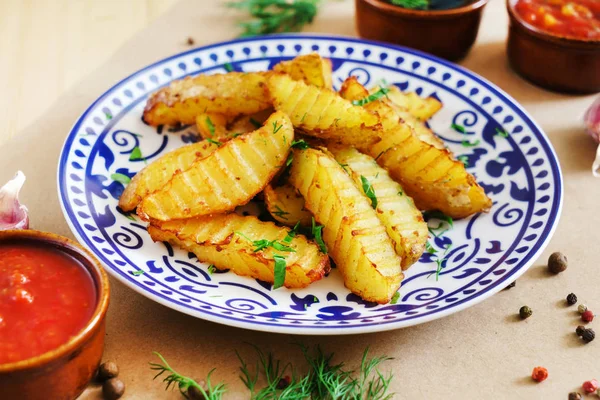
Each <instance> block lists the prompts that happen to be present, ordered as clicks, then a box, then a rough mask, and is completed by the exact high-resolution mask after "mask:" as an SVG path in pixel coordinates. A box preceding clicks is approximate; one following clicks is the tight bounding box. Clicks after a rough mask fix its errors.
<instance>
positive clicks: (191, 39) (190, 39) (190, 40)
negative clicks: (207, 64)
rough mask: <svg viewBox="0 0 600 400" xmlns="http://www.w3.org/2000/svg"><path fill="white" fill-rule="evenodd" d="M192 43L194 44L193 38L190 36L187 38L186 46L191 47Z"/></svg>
mask: <svg viewBox="0 0 600 400" xmlns="http://www.w3.org/2000/svg"><path fill="white" fill-rule="evenodd" d="M194 43H196V42H195V41H194V38H193V37H191V36H189V37H188V38H187V44H188V45H189V46H193V45H194Z"/></svg>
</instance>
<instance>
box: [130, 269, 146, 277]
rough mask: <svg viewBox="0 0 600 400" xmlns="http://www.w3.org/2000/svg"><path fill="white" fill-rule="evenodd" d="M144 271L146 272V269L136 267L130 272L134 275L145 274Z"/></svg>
mask: <svg viewBox="0 0 600 400" xmlns="http://www.w3.org/2000/svg"><path fill="white" fill-rule="evenodd" d="M145 273H146V271H144V270H143V269H138V270H137V271H133V272H132V274H133V275H134V276H140V275H143V274H145Z"/></svg>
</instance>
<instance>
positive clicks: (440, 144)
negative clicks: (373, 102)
mask: <svg viewBox="0 0 600 400" xmlns="http://www.w3.org/2000/svg"><path fill="white" fill-rule="evenodd" d="M391 105H393V104H391ZM394 110H395V111H396V115H398V116H399V117H400V119H402V121H404V123H406V124H407V125H408V126H410V127H411V128H413V130H414V132H415V135H417V137H418V138H419V139H421V140H422V141H423V142H425V143H428V144H430V145H432V146H433V147H436V148H438V149H445V148H446V145H445V144H444V141H443V140H442V139H440V137H439V136H438V135H436V134H435V133H433V131H432V130H431V129H429V128H428V127H427V125H425V123H424V122H423V121H421V120H420V119H419V118H417V117H415V116H414V115H412V114H411V113H410V112H409V111H408V110H407V109H406V108H402V107H398V106H394Z"/></svg>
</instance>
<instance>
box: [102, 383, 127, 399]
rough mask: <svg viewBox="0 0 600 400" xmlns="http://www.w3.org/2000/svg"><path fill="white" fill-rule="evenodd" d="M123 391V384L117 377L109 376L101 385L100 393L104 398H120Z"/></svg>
mask: <svg viewBox="0 0 600 400" xmlns="http://www.w3.org/2000/svg"><path fill="white" fill-rule="evenodd" d="M123 393H125V384H124V383H123V381H121V380H120V379H119V378H110V379H109V380H107V381H106V382H104V384H103V385H102V395H103V396H104V398H105V399H106V400H117V399H120V398H121V396H123Z"/></svg>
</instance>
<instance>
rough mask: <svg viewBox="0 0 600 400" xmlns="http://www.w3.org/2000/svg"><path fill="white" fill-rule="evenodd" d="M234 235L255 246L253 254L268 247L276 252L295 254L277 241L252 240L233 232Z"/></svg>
mask: <svg viewBox="0 0 600 400" xmlns="http://www.w3.org/2000/svg"><path fill="white" fill-rule="evenodd" d="M235 233H237V234H238V235H240V236H241V237H243V238H244V239H246V240H248V241H250V242H252V245H253V246H255V248H254V252H255V253H256V252H258V251H261V250H263V249H266V248H269V247H272V248H274V249H275V250H278V251H287V252H291V253H295V252H296V250H294V249H292V248H291V247H289V246H286V245H285V244H283V243H280V242H279V241H277V240H267V239H261V240H252V239H250V238H249V237H248V236H246V235H244V234H243V233H241V232H235Z"/></svg>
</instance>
